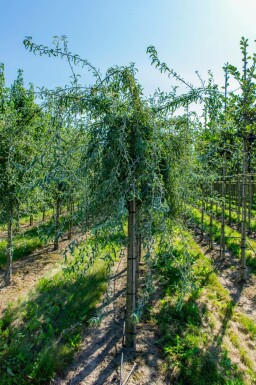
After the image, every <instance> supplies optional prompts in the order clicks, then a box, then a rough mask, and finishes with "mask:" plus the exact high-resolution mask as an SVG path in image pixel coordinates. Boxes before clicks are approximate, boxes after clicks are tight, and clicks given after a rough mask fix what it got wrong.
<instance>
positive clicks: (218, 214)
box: [206, 205, 256, 232]
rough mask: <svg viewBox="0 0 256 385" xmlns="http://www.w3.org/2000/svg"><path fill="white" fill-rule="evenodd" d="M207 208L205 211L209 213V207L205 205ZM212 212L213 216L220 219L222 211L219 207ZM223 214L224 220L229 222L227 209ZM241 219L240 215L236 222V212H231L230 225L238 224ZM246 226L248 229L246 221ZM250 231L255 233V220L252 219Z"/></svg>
mask: <svg viewBox="0 0 256 385" xmlns="http://www.w3.org/2000/svg"><path fill="white" fill-rule="evenodd" d="M207 207H208V208H207V209H206V211H208V213H209V211H210V208H209V205H207ZM213 212H214V214H216V215H217V216H218V217H221V213H222V209H221V207H218V209H217V210H216V209H215V207H214V210H213ZM224 214H225V219H226V220H229V210H228V209H225V212H224ZM241 217H242V215H241V214H240V220H238V216H237V213H236V211H233V210H231V217H230V219H231V223H234V224H239V223H240V221H241ZM246 225H247V228H248V225H249V222H248V219H247V220H246ZM250 229H251V230H252V231H254V232H255V231H256V220H255V219H253V218H251V225H250Z"/></svg>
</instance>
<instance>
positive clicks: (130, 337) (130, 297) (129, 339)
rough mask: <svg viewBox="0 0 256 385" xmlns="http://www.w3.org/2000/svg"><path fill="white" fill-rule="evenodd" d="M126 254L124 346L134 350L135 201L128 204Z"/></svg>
mask: <svg viewBox="0 0 256 385" xmlns="http://www.w3.org/2000/svg"><path fill="white" fill-rule="evenodd" d="M128 210H129V214H128V253H127V295H126V316H125V344H126V346H127V347H129V348H132V349H134V350H136V323H134V322H133V320H132V314H133V313H134V312H135V309H136V200H135V199H133V200H132V201H129V202H128Z"/></svg>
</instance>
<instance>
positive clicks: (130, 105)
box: [24, 38, 175, 350]
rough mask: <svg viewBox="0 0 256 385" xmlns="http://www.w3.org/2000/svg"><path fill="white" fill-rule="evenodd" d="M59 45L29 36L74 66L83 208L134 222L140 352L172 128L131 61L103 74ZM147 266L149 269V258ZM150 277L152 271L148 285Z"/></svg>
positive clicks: (132, 258)
mask: <svg viewBox="0 0 256 385" xmlns="http://www.w3.org/2000/svg"><path fill="white" fill-rule="evenodd" d="M55 43H56V44H55V47H54V48H49V47H45V46H42V45H40V46H38V45H36V44H35V43H33V42H32V39H31V38H27V39H25V41H24V44H25V46H26V48H27V49H29V50H30V51H32V52H34V53H39V54H47V55H49V56H60V57H62V58H64V59H66V60H67V61H68V63H69V65H70V67H71V69H72V73H73V78H74V81H73V84H71V86H70V87H65V88H64V89H63V96H64V95H65V99H66V100H69V101H71V100H72V101H73V102H75V103H76V105H77V106H79V109H80V112H79V114H80V116H86V124H85V125H84V135H85V137H86V140H85V147H84V149H83V151H82V153H81V169H82V171H83V175H84V181H85V182H84V183H83V185H84V186H86V196H87V200H86V202H85V201H84V202H83V204H84V205H85V206H86V207H85V208H84V212H89V213H90V215H91V217H93V220H92V223H93V225H94V226H95V227H96V228H97V226H98V227H100V226H104V225H105V224H108V223H112V224H117V223H119V227H123V224H124V223H125V221H126V219H127V221H128V222H127V296H126V319H125V343H126V346H128V347H130V348H133V349H134V350H135V349H136V320H137V316H138V315H137V313H138V308H139V307H140V306H139V301H138V278H139V273H138V267H139V263H138V261H139V258H140V254H141V250H142V242H143V249H144V254H145V256H144V257H145V258H146V260H147V261H150V260H151V257H152V255H153V253H154V248H153V243H154V241H153V233H154V231H155V228H157V227H158V228H161V227H162V226H163V223H164V222H165V218H166V216H167V214H168V213H170V208H169V206H168V202H167V197H170V196H171V191H169V193H168V194H167V189H166V186H165V179H167V180H168V177H167V178H164V175H163V169H165V171H166V164H167V163H168V154H166V151H165V150H163V142H164V141H167V140H169V139H170V138H168V135H164V134H165V130H166V127H163V126H162V124H161V118H162V117H161V113H160V115H159V111H161V108H158V107H157V108H154V106H153V104H154V103H152V101H149V100H147V99H146V98H145V97H144V96H143V93H142V88H141V86H140V85H139V84H138V82H137V80H136V69H135V67H134V65H133V64H132V65H130V66H128V67H114V68H110V69H109V70H108V71H107V72H106V74H105V76H104V77H103V76H102V75H101V73H100V71H99V70H97V69H96V68H95V67H94V66H92V65H91V64H90V63H89V62H88V61H87V60H83V59H81V58H80V57H79V56H78V55H73V54H72V53H70V52H69V51H68V48H67V41H66V39H65V38H64V39H62V43H63V44H62V45H61V41H60V40H57V41H56V42H55ZM75 65H81V66H82V67H84V66H85V67H87V68H88V69H89V70H90V71H91V73H92V75H93V77H94V83H93V85H91V86H87V87H81V86H80V85H79V84H78V81H77V76H76V75H75V70H74V67H75ZM159 117H160V118H159ZM163 120H164V119H163ZM167 148H168V146H167ZM163 158H165V162H163ZM168 170H171V167H169V168H168ZM170 186H171V184H169V187H170ZM173 204H174V200H173V201H172V205H173ZM174 211H175V210H174ZM148 266H149V270H150V262H148ZM151 276H152V272H151V271H149V273H148V277H149V279H148V280H147V285H148V284H149V282H150V280H151V278H150V277H151Z"/></svg>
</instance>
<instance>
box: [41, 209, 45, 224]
mask: <svg viewBox="0 0 256 385" xmlns="http://www.w3.org/2000/svg"><path fill="white" fill-rule="evenodd" d="M42 221H43V222H45V210H44V211H43V217H42Z"/></svg>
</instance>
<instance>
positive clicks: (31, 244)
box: [0, 217, 68, 268]
mask: <svg viewBox="0 0 256 385" xmlns="http://www.w3.org/2000/svg"><path fill="white" fill-rule="evenodd" d="M67 227H68V224H67V221H66V218H65V217H62V218H61V220H60V229H61V230H60V231H61V233H62V234H63V233H64V232H65V231H66V230H67ZM53 237H54V220H53V219H51V220H49V221H48V222H46V223H41V224H40V225H38V226H33V227H31V228H29V229H28V230H26V231H24V232H23V233H21V234H16V235H14V237H13V260H14V261H16V260H18V259H21V258H23V257H26V256H27V255H30V254H31V253H32V252H33V251H35V250H36V249H38V248H40V247H42V246H44V245H45V244H47V243H49V241H50V240H52V239H53ZM6 253H7V240H6V239H4V240H1V241H0V268H1V267H3V266H4V265H5V263H6Z"/></svg>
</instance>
